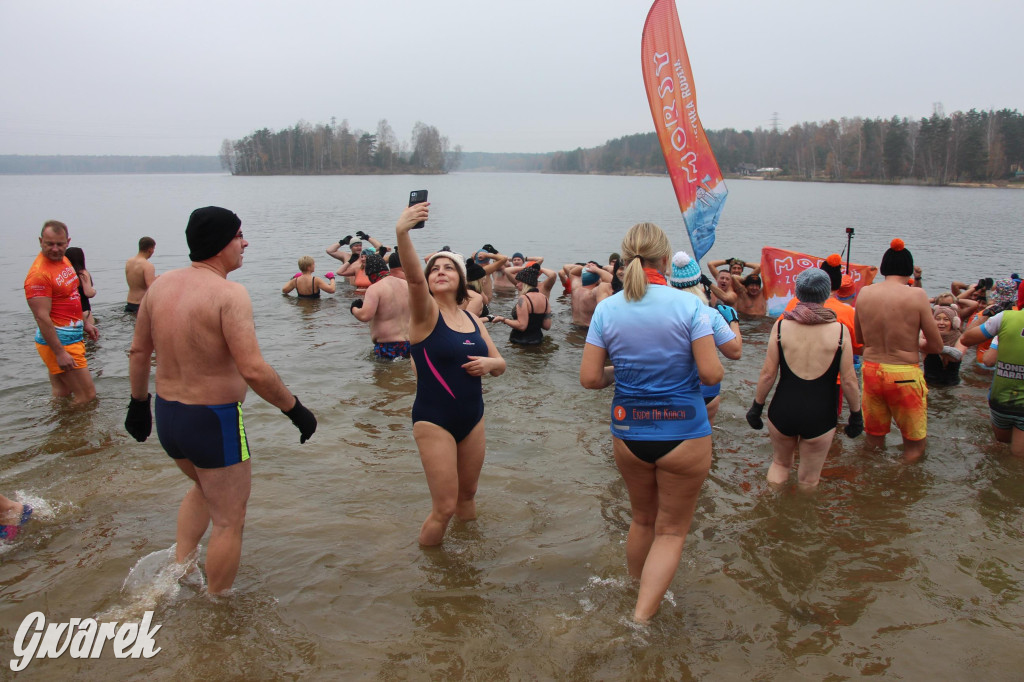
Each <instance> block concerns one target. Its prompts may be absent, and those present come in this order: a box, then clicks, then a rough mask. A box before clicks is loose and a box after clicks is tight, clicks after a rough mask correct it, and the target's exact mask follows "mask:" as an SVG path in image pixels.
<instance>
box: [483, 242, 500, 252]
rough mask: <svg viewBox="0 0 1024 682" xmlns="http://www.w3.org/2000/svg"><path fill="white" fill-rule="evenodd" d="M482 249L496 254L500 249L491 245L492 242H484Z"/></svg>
mask: <svg viewBox="0 0 1024 682" xmlns="http://www.w3.org/2000/svg"><path fill="white" fill-rule="evenodd" d="M480 250H481V251H486V252H487V253H495V254H496V253H498V250H497V249H496V248H494V247H493V246H491V245H490V244H484V247H483V248H482V249H480Z"/></svg>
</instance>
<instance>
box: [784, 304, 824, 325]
mask: <svg viewBox="0 0 1024 682" xmlns="http://www.w3.org/2000/svg"><path fill="white" fill-rule="evenodd" d="M782 317H784V318H785V319H787V320H793V321H794V322H799V323H800V324H827V323H829V322H835V321H836V314H835V313H834V312H832V311H831V310H829V309H828V308H826V307H825V306H823V305H821V304H820V303H804V302H803V301H800V302H799V303H797V304H796V307H795V308H793V309H792V310H790V311H789V312H786V313H783V314H782Z"/></svg>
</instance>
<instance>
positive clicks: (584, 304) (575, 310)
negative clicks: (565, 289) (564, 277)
mask: <svg viewBox="0 0 1024 682" xmlns="http://www.w3.org/2000/svg"><path fill="white" fill-rule="evenodd" d="M599 287H600V285H596V286H592V287H584V286H583V284H582V280H580V278H579V277H573V280H572V323H573V324H578V325H580V326H581V327H589V326H590V319H591V318H592V317H593V316H594V308H596V307H597V304H598V301H599V300H600V299H599V298H598V289H599ZM608 289H609V290H611V287H610V286H609V287H608ZM602 293H603V292H602ZM602 298H607V296H604V297H602Z"/></svg>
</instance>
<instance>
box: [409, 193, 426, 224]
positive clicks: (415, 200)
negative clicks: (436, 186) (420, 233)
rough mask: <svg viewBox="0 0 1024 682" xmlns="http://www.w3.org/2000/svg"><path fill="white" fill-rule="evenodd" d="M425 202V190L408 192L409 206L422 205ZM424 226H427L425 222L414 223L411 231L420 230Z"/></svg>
mask: <svg viewBox="0 0 1024 682" xmlns="http://www.w3.org/2000/svg"><path fill="white" fill-rule="evenodd" d="M426 200H427V190H425V189H417V190H413V191H412V192H409V205H410V206H412V205H414V204H422V203H423V202H425V201H426ZM426 224H427V221H425V220H421V221H419V222H418V223H416V224H415V225H413V226H412V229H414V230H418V229H420V228H421V227H423V226H424V225H426Z"/></svg>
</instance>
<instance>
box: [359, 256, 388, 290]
mask: <svg viewBox="0 0 1024 682" xmlns="http://www.w3.org/2000/svg"><path fill="white" fill-rule="evenodd" d="M363 272H365V273H366V278H367V279H369V280H370V284H373V283H374V282H379V281H380V280H382V279H383V278H385V277H387V276H388V265H387V263H385V262H384V259H383V258H381V257H380V256H378V255H377V254H375V253H371V254H369V255H368V256H366V262H365V263H364V264H363Z"/></svg>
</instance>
